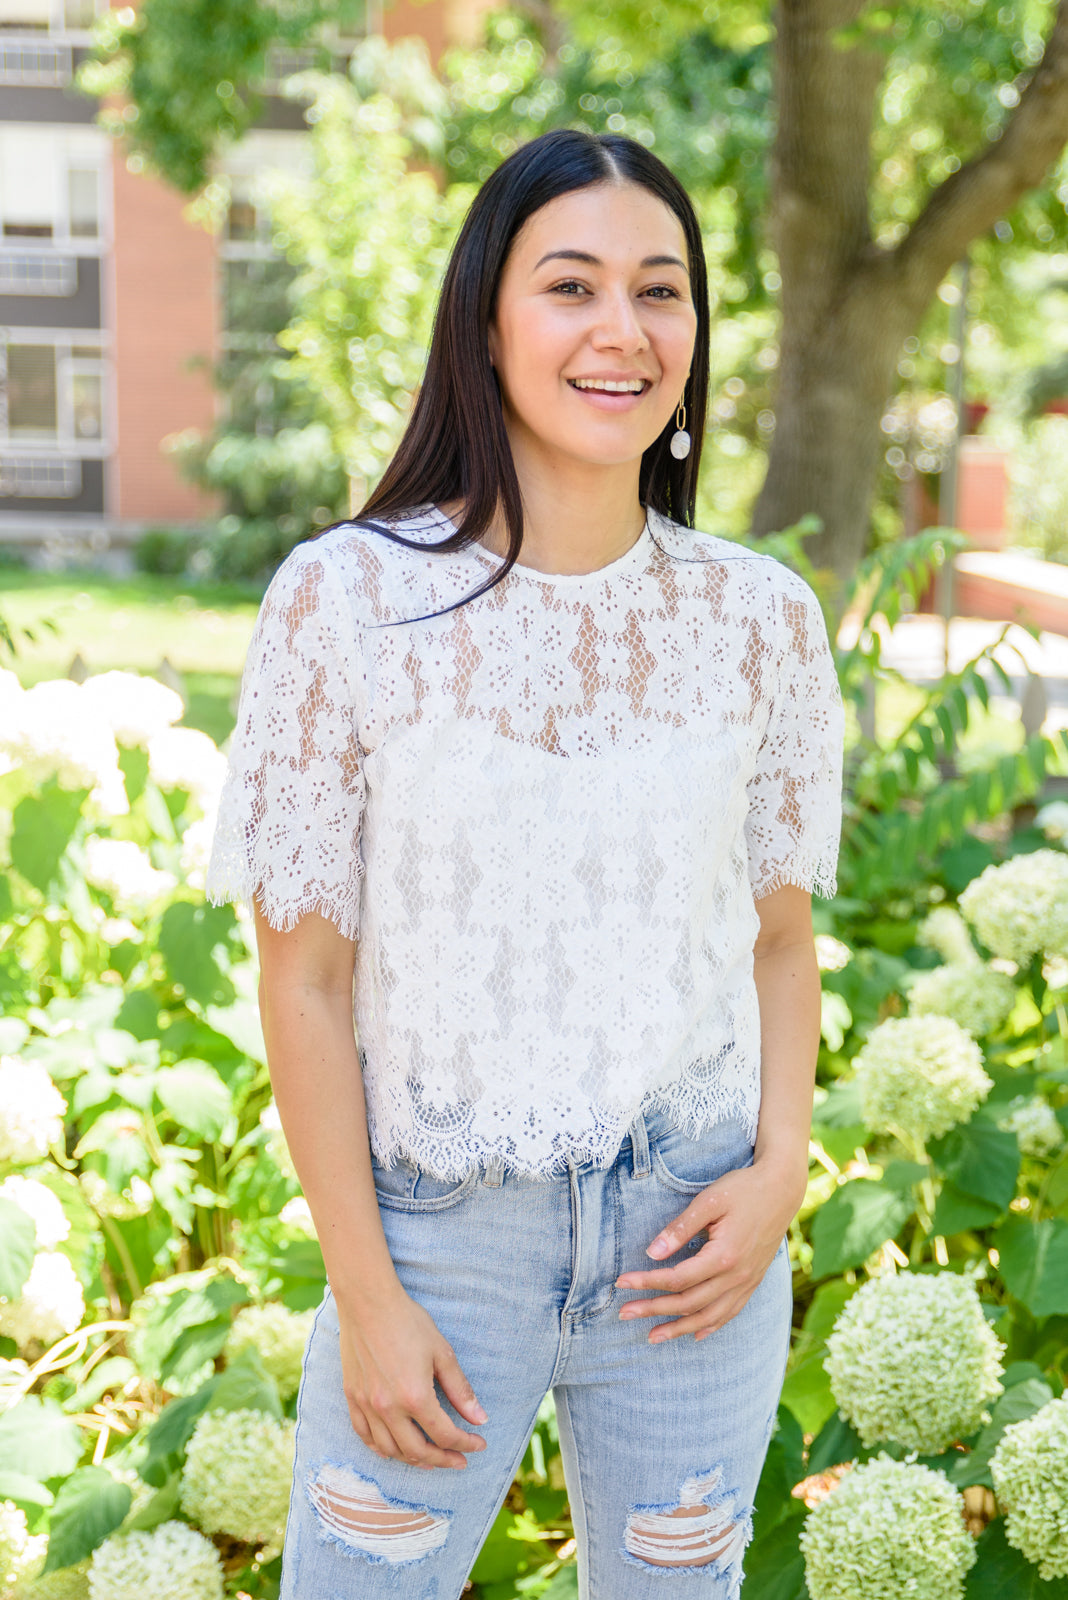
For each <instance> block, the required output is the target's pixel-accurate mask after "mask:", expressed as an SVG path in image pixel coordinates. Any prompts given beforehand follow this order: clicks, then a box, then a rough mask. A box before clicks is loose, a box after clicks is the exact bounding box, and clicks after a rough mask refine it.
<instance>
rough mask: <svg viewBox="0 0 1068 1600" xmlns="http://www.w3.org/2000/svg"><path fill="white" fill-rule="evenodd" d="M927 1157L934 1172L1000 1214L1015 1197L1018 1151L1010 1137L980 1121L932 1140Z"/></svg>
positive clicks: (963, 1124)
mask: <svg viewBox="0 0 1068 1600" xmlns="http://www.w3.org/2000/svg"><path fill="white" fill-rule="evenodd" d="M927 1153H928V1155H929V1156H930V1157H931V1159H932V1161H934V1163H935V1165H936V1166H937V1167H938V1169H939V1170H940V1171H941V1172H942V1173H944V1175H945V1176H946V1177H947V1178H948V1179H949V1180H950V1181H951V1182H952V1183H953V1184H955V1185H956V1187H957V1188H958V1189H962V1190H963V1191H964V1193H965V1194H971V1195H976V1196H977V1197H978V1198H979V1199H980V1200H988V1201H989V1202H990V1204H991V1205H996V1206H997V1207H998V1208H999V1209H1000V1210H1002V1211H1004V1210H1005V1208H1006V1206H1007V1205H1008V1204H1009V1201H1010V1200H1011V1199H1012V1197H1013V1195H1014V1194H1015V1193H1016V1179H1017V1177H1018V1176H1019V1172H1020V1147H1019V1145H1018V1144H1017V1142H1016V1135H1015V1134H1014V1133H1007V1132H1005V1130H1004V1129H1002V1128H998V1127H995V1125H994V1124H993V1123H992V1122H985V1121H983V1119H982V1118H981V1117H973V1118H972V1120H971V1122H965V1123H962V1124H961V1125H960V1126H959V1127H956V1128H951V1129H950V1131H949V1132H948V1133H947V1134H945V1135H944V1136H943V1137H942V1138H941V1139H936V1140H932V1142H931V1143H930V1144H929V1145H928V1147H927Z"/></svg>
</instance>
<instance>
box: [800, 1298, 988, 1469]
mask: <svg viewBox="0 0 1068 1600" xmlns="http://www.w3.org/2000/svg"><path fill="white" fill-rule="evenodd" d="M1004 1348H1005V1347H1004V1345H1003V1344H1002V1343H1001V1341H1000V1340H999V1339H998V1338H997V1336H996V1334H995V1333H994V1331H993V1329H992V1328H991V1327H990V1324H989V1323H988V1322H987V1320H986V1318H985V1317H984V1315H983V1310H982V1306H981V1305H980V1303H979V1296H978V1295H977V1294H976V1292H975V1286H974V1284H972V1283H971V1282H970V1281H968V1280H967V1279H965V1278H961V1277H958V1276H957V1274H956V1273H954V1272H938V1273H925V1272H899V1273H891V1274H887V1275H886V1276H885V1277H881V1278H870V1279H869V1280H868V1282H867V1283H865V1284H864V1285H863V1286H862V1287H861V1288H860V1289H858V1290H857V1292H856V1294H854V1295H852V1296H851V1297H850V1299H849V1300H847V1301H846V1303H845V1305H844V1306H843V1308H842V1310H841V1311H840V1312H839V1314H838V1316H837V1318H836V1319H835V1324H834V1328H833V1329H832V1331H831V1333H830V1334H829V1336H828V1339H827V1355H826V1358H825V1360H824V1367H825V1369H826V1372H827V1376H828V1377H829V1378H830V1380H831V1392H832V1394H833V1395H834V1398H835V1400H836V1401H837V1404H838V1409H839V1411H840V1412H841V1413H842V1415H843V1416H844V1417H846V1418H847V1419H848V1420H849V1421H850V1422H851V1423H852V1424H853V1426H854V1427H855V1428H856V1430H857V1432H858V1433H859V1434H860V1437H861V1439H862V1440H863V1442H864V1444H865V1445H867V1446H871V1445H873V1444H881V1443H883V1442H884V1441H889V1440H895V1441H896V1442H897V1443H898V1444H900V1445H903V1446H904V1447H905V1449H906V1450H918V1451H920V1452H921V1453H922V1454H923V1455H938V1454H939V1453H940V1452H941V1451H943V1450H945V1449H947V1448H948V1446H949V1445H951V1444H952V1443H953V1441H954V1440H955V1439H963V1438H966V1437H967V1436H968V1434H970V1433H974V1432H975V1430H976V1429H977V1428H978V1427H980V1426H981V1425H982V1421H983V1407H984V1405H985V1404H986V1402H987V1401H988V1400H992V1399H993V1398H994V1396H995V1395H998V1394H1000V1393H1001V1389H1002V1385H1001V1381H1000V1375H1001V1371H1002V1366H1001V1356H1002V1352H1003V1351H1004Z"/></svg>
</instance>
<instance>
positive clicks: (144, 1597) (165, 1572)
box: [89, 1522, 223, 1600]
mask: <svg viewBox="0 0 1068 1600" xmlns="http://www.w3.org/2000/svg"><path fill="white" fill-rule="evenodd" d="M89 1600H223V1569H222V1562H221V1561H220V1559H219V1552H218V1551H217V1550H216V1548H215V1546H214V1545H213V1544H211V1543H210V1542H209V1541H208V1540H207V1539H205V1538H204V1536H203V1534H200V1533H198V1532H197V1531H196V1529H195V1528H190V1527H188V1526H187V1525H186V1524H185V1523H184V1522H163V1523H161V1524H160V1526H159V1527H158V1528H153V1529H152V1531H151V1533H141V1532H137V1533H117V1534H114V1535H113V1536H112V1537H111V1538H110V1539H105V1540H104V1543H103V1544H102V1545H101V1546H100V1547H99V1549H97V1550H94V1551H93V1554H92V1556H91V1557H90V1560H89Z"/></svg>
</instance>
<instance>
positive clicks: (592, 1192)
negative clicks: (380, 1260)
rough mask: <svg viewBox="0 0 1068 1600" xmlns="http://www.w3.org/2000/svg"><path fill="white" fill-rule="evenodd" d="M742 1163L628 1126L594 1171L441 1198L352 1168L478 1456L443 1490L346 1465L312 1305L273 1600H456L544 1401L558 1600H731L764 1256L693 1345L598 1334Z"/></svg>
mask: <svg viewBox="0 0 1068 1600" xmlns="http://www.w3.org/2000/svg"><path fill="white" fill-rule="evenodd" d="M752 1160H753V1148H752V1145H751V1144H750V1142H749V1140H748V1138H747V1137H746V1135H745V1133H744V1131H743V1129H742V1127H741V1125H740V1124H739V1123H738V1122H734V1121H728V1122H722V1123H720V1124H718V1125H716V1126H715V1127H713V1128H712V1129H710V1130H709V1131H708V1132H707V1133H705V1134H704V1135H702V1136H701V1138H699V1139H697V1140H692V1139H689V1138H687V1137H686V1136H685V1135H684V1134H682V1133H680V1132H678V1131H673V1130H671V1129H669V1128H668V1127H667V1126H666V1118H664V1117H662V1116H659V1115H657V1114H656V1113H649V1114H647V1115H646V1116H644V1117H641V1116H639V1118H638V1119H637V1121H636V1122H635V1124H634V1126H633V1127H632V1129H631V1131H630V1133H629V1135H628V1136H627V1137H626V1138H625V1139H624V1141H623V1144H622V1146H621V1148H620V1150H619V1153H618V1155H617V1156H616V1159H615V1161H614V1163H613V1164H612V1165H611V1166H609V1167H607V1168H595V1167H593V1166H592V1165H591V1164H589V1163H582V1164H569V1165H568V1166H567V1168H566V1169H565V1170H564V1171H563V1172H561V1173H560V1174H559V1175H557V1176H553V1177H551V1178H539V1179H531V1178H522V1177H517V1176H516V1175H515V1174H514V1173H511V1172H506V1171H504V1170H503V1169H502V1167H501V1166H500V1165H498V1164H496V1163H493V1162H491V1163H487V1164H486V1165H484V1166H483V1167H481V1168H477V1169H475V1170H474V1171H472V1172H471V1173H469V1174H468V1176H467V1177H465V1178H464V1179H462V1180H461V1181H459V1182H456V1181H455V1180H452V1181H442V1180H441V1179H438V1178H434V1177H432V1176H429V1175H428V1174H426V1173H424V1172H422V1171H420V1170H419V1168H418V1167H416V1166H414V1165H413V1164H411V1163H404V1162H402V1163H400V1164H399V1165H396V1166H393V1167H391V1168H388V1169H387V1168H384V1167H382V1166H381V1165H379V1164H378V1163H375V1168H374V1171H375V1182H376V1185H377V1188H378V1199H379V1206H380V1210H381V1213H382V1221H383V1224H384V1226H385V1232H386V1238H387V1241H388V1243H389V1248H390V1253H391V1255H392V1258H393V1261H394V1263H395V1265H396V1269H397V1273H398V1275H399V1277H400V1280H401V1283H402V1284H403V1285H404V1288H405V1289H406V1290H407V1292H408V1293H409V1294H410V1295H411V1296H412V1298H413V1299H414V1300H416V1301H418V1302H419V1304H421V1305H422V1306H424V1307H425V1308H426V1310H427V1311H428V1312H429V1313H430V1315H431V1316H432V1317H433V1319H434V1321H435V1323H436V1324H437V1326H438V1328H439V1329H440V1330H441V1332H442V1333H443V1334H444V1336H445V1338H446V1339H448V1341H449V1343H450V1344H451V1345H452V1347H453V1349H454V1350H455V1352H456V1355H457V1357H458V1359H459V1362H460V1365H461V1367H462V1368H463V1370H464V1372H465V1373H466V1375H467V1377H468V1378H469V1380H470V1381H471V1383H472V1385H473V1387H474V1390H475V1393H476V1395H477V1396H478V1398H479V1400H480V1401H481V1402H482V1405H483V1406H484V1408H485V1410H486V1412H487V1413H488V1417H489V1420H488V1421H487V1422H485V1423H484V1424H483V1425H482V1426H481V1427H480V1428H478V1429H477V1430H474V1431H477V1432H478V1433H480V1434H481V1435H482V1437H483V1438H484V1439H485V1440H486V1445H487V1448H486V1449H485V1450H483V1451H481V1452H477V1453H472V1454H470V1455H468V1457H467V1463H468V1464H467V1467H466V1468H465V1469H463V1470H458V1469H455V1468H449V1467H436V1468H431V1469H429V1470H428V1469H427V1468H425V1467H416V1466H411V1465H409V1464H408V1463H406V1462H402V1461H394V1460H384V1459H383V1458H382V1457H380V1456H378V1455H375V1454H374V1453H373V1452H372V1451H371V1450H369V1449H367V1447H366V1446H365V1445H364V1444H363V1443H362V1442H361V1440H360V1439H359V1438H358V1436H357V1435H356V1433H355V1432H354V1431H353V1428H352V1425H351V1423H350V1421H349V1416H348V1409H347V1406H346V1403H345V1399H344V1395H343V1394H342V1387H341V1362H340V1356H339V1338H338V1319H337V1312H336V1309H335V1305H334V1301H333V1297H332V1295H331V1294H330V1291H329V1289H328V1290H327V1292H326V1295H325V1296H324V1299H323V1302H322V1305H321V1306H320V1308H319V1311H318V1314H317V1316H316V1320H315V1324H314V1327H313V1330H312V1333H311V1336H310V1338H309V1341H308V1348H307V1351H306V1353H305V1358H304V1375H303V1379H302V1383H301V1389H300V1398H299V1401H298V1425H297V1443H296V1465H295V1471H294V1480H293V1493H292V1498H291V1502H290V1513H289V1523H288V1528H287V1533H286V1546H285V1555H284V1559H283V1578H282V1588H281V1596H280V1600H380V1597H381V1600H384V1597H386V1596H389V1597H391V1600H393V1597H403V1600H458V1597H459V1595H460V1594H461V1592H462V1590H463V1586H464V1583H465V1581H466V1579H467V1576H468V1573H469V1572H470V1570H471V1567H472V1566H473V1564H474V1561H475V1557H476V1556H477V1554H478V1551H479V1549H480V1547H481V1545H482V1543H483V1541H484V1539H485V1538H486V1535H487V1534H488V1532H489V1530H490V1528H491V1527H492V1525H493V1521H494V1519H495V1517H496V1515H497V1513H498V1511H499V1510H500V1508H501V1505H502V1503H503V1501H504V1498H505V1495H506V1494H507V1491H508V1488H509V1486H510V1484H511V1482H512V1479H513V1477H514V1475H515V1473H516V1471H517V1469H518V1467H519V1464H520V1462H521V1461H522V1458H523V1454H524V1451H525V1449H526V1446H527V1442H528V1440H529V1438H530V1435H531V1432H532V1430H533V1427H534V1423H535V1419H536V1416H537V1412H538V1408H539V1405H540V1403H541V1401H542V1399H543V1398H544V1396H545V1395H546V1394H547V1393H548V1391H549V1390H552V1393H553V1396H554V1399H555V1402H556V1410H557V1417H558V1421H559V1428H560V1446H561V1455H562V1458H563V1467H564V1475H565V1479H566V1483H567V1488H568V1494H569V1498H570V1503H571V1511H572V1516H573V1518H574V1525H575V1535H576V1539H577V1544H578V1565H579V1593H580V1596H581V1597H582V1600H654V1597H661V1596H663V1597H668V1596H672V1595H679V1600H685V1597H686V1596H688V1595H693V1596H694V1600H696V1597H697V1596H698V1595H700V1596H702V1597H705V1600H736V1597H737V1596H738V1594H739V1592H740V1589H741V1584H742V1557H743V1554H744V1551H745V1547H746V1545H747V1543H748V1541H749V1539H750V1538H751V1536H752V1506H753V1495H754V1493H755V1490H756V1486H757V1481H758V1479H759V1477H760V1471H761V1467H762V1466H763V1462H764V1457H765V1454H766V1452H767V1447H768V1442H769V1440H770V1437H771V1431H772V1427H773V1424H774V1418H775V1413H776V1408H777V1406H778V1401H779V1395H780V1391H781V1388H782V1382H783V1377H784V1375H785V1370H786V1358H787V1355H788V1352H789V1344H790V1324H791V1307H792V1293H791V1271H790V1262H789V1256H788V1253H787V1248H786V1239H785V1237H784V1238H783V1240H782V1242H781V1243H780V1245H779V1249H778V1251H777V1253H776V1255H775V1257H774V1258H773V1260H772V1262H771V1265H770V1266H769V1267H768V1269H767V1271H766V1272H765V1274H764V1277H763V1279H762V1280H761V1282H760V1283H759V1284H758V1286H757V1288H756V1289H755V1290H754V1292H753V1294H752V1295H751V1296H750V1298H749V1300H748V1301H747V1302H746V1304H745V1305H744V1306H743V1307H742V1309H741V1311H739V1312H738V1314H737V1315H736V1316H735V1317H733V1318H732V1319H731V1321H730V1322H728V1323H726V1324H725V1326H723V1327H722V1328H719V1329H717V1330H716V1331H715V1332H714V1333H711V1334H709V1335H707V1336H706V1337H705V1338H704V1339H702V1340H701V1342H700V1343H698V1342H697V1341H696V1340H695V1339H694V1338H693V1335H692V1334H684V1335H682V1336H681V1337H680V1338H678V1339H672V1340H668V1341H667V1342H666V1343H663V1344H657V1345H650V1344H649V1343H648V1335H649V1331H650V1329H651V1328H652V1327H653V1326H655V1319H654V1318H646V1317H642V1318H638V1319H637V1320H634V1321H627V1322H621V1321H620V1320H619V1310H620V1307H621V1306H622V1305H623V1304H624V1303H625V1302H626V1301H628V1300H636V1299H640V1298H643V1297H642V1296H641V1295H640V1294H639V1293H638V1291H636V1290H633V1289H630V1290H622V1289H617V1288H616V1287H615V1280H616V1278H617V1277H618V1276H619V1274H620V1273H622V1272H625V1271H643V1270H649V1269H650V1268H652V1267H653V1266H656V1265H660V1264H661V1263H655V1262H653V1261H651V1260H650V1258H649V1257H648V1256H647V1255H646V1254H645V1250H646V1246H647V1245H649V1244H650V1243H651V1242H652V1240H653V1238H654V1237H655V1236H656V1234H657V1233H658V1232H659V1231H660V1229H661V1228H663V1227H664V1226H665V1224H666V1223H668V1222H669V1221H670V1220H671V1219H672V1218H673V1217H674V1216H676V1215H677V1214H678V1213H679V1212H680V1211H681V1210H682V1209H683V1208H684V1207H685V1206H686V1205H687V1204H688V1202H689V1200H690V1199H691V1198H692V1196H693V1195H695V1194H696V1193H697V1192H698V1191H699V1190H700V1189H702V1188H704V1187H705V1185H706V1184H709V1183H711V1182H713V1181H714V1180H715V1179H717V1178H719V1177H722V1176H723V1174H724V1173H726V1172H730V1171H733V1170H734V1169H736V1168H738V1167H744V1166H749V1165H751V1164H752ZM703 1242H704V1235H703V1234H702V1235H699V1236H698V1237H697V1239H696V1240H695V1241H694V1242H693V1244H691V1245H689V1246H688V1247H686V1249H684V1250H682V1251H680V1252H679V1253H678V1254H677V1255H675V1256H672V1257H669V1258H668V1260H667V1262H665V1263H662V1264H663V1265H668V1266H673V1265H675V1264H676V1263H677V1262H678V1261H680V1260H682V1259H684V1258H685V1257H686V1256H687V1255H688V1254H690V1253H692V1252H693V1251H694V1250H695V1249H698V1248H699V1247H700V1245H701V1244H702V1243H703ZM644 1298H649V1296H648V1295H646V1296H645V1297H644ZM439 1399H441V1400H442V1404H443V1405H444V1407H445V1409H446V1411H447V1412H448V1413H449V1415H450V1416H452V1417H453V1419H454V1420H455V1421H457V1422H458V1423H459V1424H460V1426H461V1427H464V1428H467V1427H469V1426H470V1425H469V1424H468V1423H466V1422H465V1421H464V1419H463V1418H461V1417H459V1416H458V1415H457V1413H456V1412H455V1411H454V1410H453V1409H452V1407H451V1406H450V1405H449V1403H448V1401H446V1400H445V1399H444V1397H443V1396H442V1395H441V1394H440V1391H439ZM390 1513H395V1515H390ZM710 1553H711V1554H710Z"/></svg>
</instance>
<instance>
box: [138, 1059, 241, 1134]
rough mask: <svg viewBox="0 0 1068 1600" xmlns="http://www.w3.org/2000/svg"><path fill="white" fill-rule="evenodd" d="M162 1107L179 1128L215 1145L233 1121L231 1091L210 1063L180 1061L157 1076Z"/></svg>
mask: <svg viewBox="0 0 1068 1600" xmlns="http://www.w3.org/2000/svg"><path fill="white" fill-rule="evenodd" d="M155 1088H156V1095H157V1096H158V1098H159V1102H160V1105H162V1106H163V1107H164V1109H165V1110H166V1111H169V1112H170V1114H171V1116H172V1117H173V1118H174V1120H175V1122H177V1123H178V1125H179V1127H181V1128H186V1129H187V1130H188V1131H189V1132H190V1133H193V1134H196V1135H197V1137H198V1138H201V1139H206V1140H207V1141H208V1142H209V1143H214V1142H215V1140H216V1139H218V1138H219V1136H220V1134H221V1133H222V1131H223V1129H224V1128H225V1126H226V1124H227V1121H228V1120H229V1117H230V1091H229V1089H228V1088H227V1087H226V1085H225V1083H223V1081H222V1079H221V1078H220V1077H219V1074H218V1073H217V1072H216V1071H215V1069H214V1067H210V1066H209V1065H208V1063H207V1062H206V1061H179V1063H178V1065H177V1066H176V1067H163V1068H161V1069H160V1071H159V1072H157V1073H156V1076H155Z"/></svg>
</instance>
